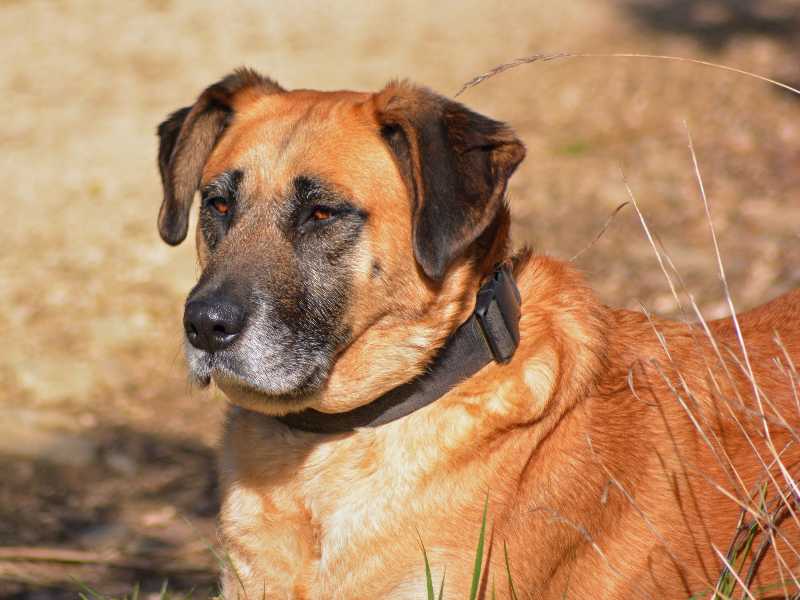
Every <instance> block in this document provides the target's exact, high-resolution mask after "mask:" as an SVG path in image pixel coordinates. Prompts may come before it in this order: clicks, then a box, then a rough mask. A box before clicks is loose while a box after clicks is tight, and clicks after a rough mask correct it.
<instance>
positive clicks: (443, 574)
mask: <svg viewBox="0 0 800 600" xmlns="http://www.w3.org/2000/svg"><path fill="white" fill-rule="evenodd" d="M446 575H447V567H445V568H444V573H442V587H440V588H439V600H442V596H444V578H445V576H446Z"/></svg>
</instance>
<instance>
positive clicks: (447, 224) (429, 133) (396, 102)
mask: <svg viewBox="0 0 800 600" xmlns="http://www.w3.org/2000/svg"><path fill="white" fill-rule="evenodd" d="M376 103H377V118H378V123H379V124H380V127H381V134H382V136H383V138H384V139H385V140H386V143H387V144H388V146H389V148H390V150H391V152H392V154H393V156H394V158H395V161H396V162H397V165H398V166H399V168H400V172H401V173H402V175H403V178H404V180H405V183H406V186H407V187H408V190H409V194H410V195H411V196H412V202H414V206H413V217H412V218H413V223H412V243H413V247H414V254H415V257H416V259H417V262H418V263H419V265H420V266H421V267H422V269H423V270H424V271H425V274H426V275H427V276H428V277H430V278H431V279H433V280H434V281H441V280H442V278H443V277H444V274H445V271H446V270H447V267H448V266H449V265H450V263H451V262H452V261H453V259H455V258H456V257H457V256H459V255H460V254H461V253H462V252H464V250H466V249H467V247H468V246H469V245H470V244H472V243H473V242H474V241H475V240H476V239H478V237H479V236H480V235H481V233H483V232H484V230H486V228H487V227H488V226H489V225H490V224H491V223H492V220H493V219H494V216H495V215H496V214H497V210H498V208H499V207H500V204H501V203H502V202H503V195H504V193H505V189H506V183H507V182H508V178H509V177H510V176H511V174H512V173H513V172H514V169H516V168H517V165H518V164H519V163H520V162H521V161H522V159H523V158H524V157H525V148H524V147H523V145H522V142H520V141H519V140H518V139H517V137H516V136H515V135H514V133H513V132H512V131H511V129H510V128H509V127H508V126H506V125H505V124H503V123H500V122H498V121H493V120H492V119H489V118H487V117H484V116H481V115H479V114H477V113H474V112H472V111H470V110H469V109H467V108H466V107H464V106H463V105H461V104H459V103H457V102H454V101H452V100H449V99H447V98H444V97H442V96H439V95H437V94H434V93H433V92H431V91H429V90H427V89H424V88H419V87H413V86H411V85H409V84H407V83H401V84H390V85H389V86H388V87H387V88H386V89H385V90H383V91H382V92H380V93H379V94H378V95H377V96H376Z"/></svg>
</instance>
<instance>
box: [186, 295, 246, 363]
mask: <svg viewBox="0 0 800 600" xmlns="http://www.w3.org/2000/svg"><path fill="white" fill-rule="evenodd" d="M244 321H245V312H244V308H242V306H241V305H239V304H238V303H237V302H235V301H233V300H231V299H229V298H224V297H210V298H203V299H201V300H192V301H191V302H189V303H188V304H187V305H186V310H185V311H184V313H183V327H184V329H185V330H186V338H187V339H188V340H189V343H191V344H192V346H194V347H195V348H199V349H201V350H206V351H208V352H217V351H218V350H222V349H223V348H225V347H226V346H228V345H229V344H230V343H231V342H233V340H235V339H236V338H237V337H238V335H239V333H241V331H242V329H243V328H244Z"/></svg>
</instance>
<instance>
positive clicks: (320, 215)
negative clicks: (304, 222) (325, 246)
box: [311, 206, 334, 221]
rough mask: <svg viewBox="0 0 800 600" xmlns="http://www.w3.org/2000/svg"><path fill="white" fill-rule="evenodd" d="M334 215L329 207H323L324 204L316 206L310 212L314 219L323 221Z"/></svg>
mask: <svg viewBox="0 0 800 600" xmlns="http://www.w3.org/2000/svg"><path fill="white" fill-rule="evenodd" d="M333 215H334V212H333V211H332V210H331V209H329V208H325V207H324V206H318V207H316V208H315V209H314V212H313V213H311V218H313V219H314V220H316V221H325V220H327V219H330V218H331V217H332V216H333Z"/></svg>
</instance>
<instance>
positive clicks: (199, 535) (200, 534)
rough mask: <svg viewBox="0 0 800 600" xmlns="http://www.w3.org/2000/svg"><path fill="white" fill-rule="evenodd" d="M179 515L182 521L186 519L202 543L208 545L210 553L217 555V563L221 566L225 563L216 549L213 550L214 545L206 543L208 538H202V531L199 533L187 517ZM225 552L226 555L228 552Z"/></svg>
mask: <svg viewBox="0 0 800 600" xmlns="http://www.w3.org/2000/svg"><path fill="white" fill-rule="evenodd" d="M181 516H182V517H183V520H184V521H186V524H187V525H188V526H189V527H191V528H192V531H194V532H195V534H196V535H197V537H199V538H200V539H201V540H203V543H204V544H205V545H206V546H208V549H209V550H211V553H212V554H213V555H214V556H216V557H217V560H218V561H219V564H220V566H223V565H224V564H225V563H224V562H223V560H222V557H221V556H220V555H219V554H217V551H216V550H214V546H212V545H211V544H209V543H208V540H206V538H204V537H203V534H202V533H200V532H199V531H197V528H196V527H195V526H194V525H192V522H191V521H190V520H189V519H187V518H186V516H185V515H181ZM225 554H226V555H227V554H228V553H227V552H225ZM228 560H230V556H229V557H228Z"/></svg>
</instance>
